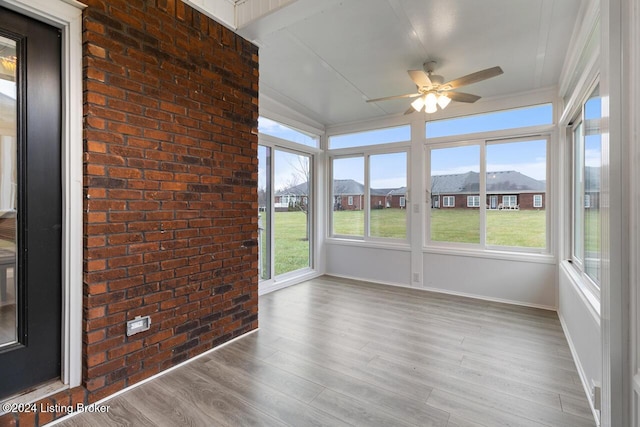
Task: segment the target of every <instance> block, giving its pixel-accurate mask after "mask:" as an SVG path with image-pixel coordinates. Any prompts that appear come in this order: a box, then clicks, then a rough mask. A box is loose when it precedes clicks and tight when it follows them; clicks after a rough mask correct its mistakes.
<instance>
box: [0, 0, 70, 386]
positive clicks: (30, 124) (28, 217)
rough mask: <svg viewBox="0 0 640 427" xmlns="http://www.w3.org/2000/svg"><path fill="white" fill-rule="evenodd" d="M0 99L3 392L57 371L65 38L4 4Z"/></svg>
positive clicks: (0, 17)
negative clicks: (0, 107) (62, 78)
mask: <svg viewBox="0 0 640 427" xmlns="http://www.w3.org/2000/svg"><path fill="white" fill-rule="evenodd" d="M0 105H1V106H2V117H1V118H0V143H1V145H0V229H2V230H4V232H3V234H2V235H0V311H1V313H2V316H0V332H2V333H3V334H4V335H2V337H4V338H2V339H0V399H2V398H3V397H7V396H11V395H13V394H16V393H19V392H21V391H26V390H28V389H30V388H33V387H34V386H37V385H38V384H42V383H45V382H47V381H50V380H53V379H56V378H59V377H60V361H61V353H62V348H61V307H62V302H61V298H62V296H61V294H62V284H61V283H62V258H61V257H62V251H61V248H62V240H61V239H62V181H61V180H62V175H61V105H62V98H61V36H60V32H59V30H58V29H56V28H54V27H51V26H49V25H47V24H44V23H42V22H39V21H36V20H34V19H31V18H28V17H25V16H23V15H20V14H17V13H14V12H12V11H10V10H8V9H5V8H0ZM11 120H13V122H14V124H13V128H12V125H11ZM12 129H13V130H12Z"/></svg>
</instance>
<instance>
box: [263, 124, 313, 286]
mask: <svg viewBox="0 0 640 427" xmlns="http://www.w3.org/2000/svg"><path fill="white" fill-rule="evenodd" d="M265 117H268V118H270V119H271V117H270V116H265ZM271 120H274V119H271ZM281 123H282V124H284V125H286V126H289V125H288V124H286V123H284V122H281ZM258 146H264V147H268V148H269V149H271V160H270V161H271V164H270V175H269V176H268V178H267V179H270V180H271V182H272V183H273V181H274V174H275V171H274V162H275V151H276V150H279V151H285V152H289V153H293V154H300V155H306V156H309V157H310V162H311V163H310V165H309V167H310V177H311V179H310V181H311V185H310V191H309V193H310V196H311V197H310V198H309V199H308V200H309V202H310V203H309V204H308V208H307V209H308V227H309V267H304V268H302V269H298V270H294V271H291V272H287V273H283V274H279V275H276V274H275V238H274V235H273V233H274V230H275V227H274V223H275V218H274V214H275V192H276V190H275V188H273V184H272V188H271V194H268V195H267V197H269V200H270V203H271V207H270V213H269V216H268V219H269V224H268V227H269V229H270V230H271V231H270V232H271V233H272V236H271V239H270V240H271V245H272V247H271V248H270V250H269V254H268V255H269V257H270V262H269V264H270V269H271V271H270V275H269V278H267V279H262V278H261V279H259V281H258V289H259V292H260V293H263V292H269V291H270V290H273V289H276V288H277V286H278V285H277V283H278V282H283V281H287V280H289V279H292V280H295V279H296V278H299V277H306V276H308V275H311V274H314V273H315V272H316V270H317V268H318V259H317V256H318V255H317V254H318V252H319V251H318V247H317V244H318V239H317V236H316V230H317V227H318V225H317V218H318V211H317V205H318V201H317V199H316V200H314V197H317V194H318V192H317V170H318V158H319V157H320V156H321V155H322V150H321V149H320V148H319V147H318V148H314V147H310V146H307V145H304V144H299V143H297V142H295V141H290V140H286V139H281V138H278V137H276V136H272V135H268V134H265V133H258ZM265 226H266V224H265Z"/></svg>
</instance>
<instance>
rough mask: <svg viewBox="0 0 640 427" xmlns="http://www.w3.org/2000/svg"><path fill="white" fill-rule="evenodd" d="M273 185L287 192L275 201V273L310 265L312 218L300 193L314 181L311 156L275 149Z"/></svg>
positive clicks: (305, 190) (305, 192)
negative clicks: (279, 200) (280, 200)
mask: <svg viewBox="0 0 640 427" xmlns="http://www.w3.org/2000/svg"><path fill="white" fill-rule="evenodd" d="M274 154H275V155H274V166H273V170H274V174H273V176H274V188H275V190H276V198H277V196H278V193H280V194H285V195H284V197H283V202H282V203H280V204H278V203H276V204H275V213H274V224H273V232H274V235H273V240H274V250H273V256H274V267H275V275H276V276H277V275H280V274H285V273H289V272H292V271H295V270H300V269H303V268H308V267H310V266H311V246H310V244H309V241H310V238H311V232H310V230H311V222H310V218H311V215H309V204H307V203H301V200H302V199H301V198H299V197H298V196H302V195H308V194H309V191H310V189H311V188H312V186H311V185H310V184H311V177H312V175H311V156H310V155H307V154H303V153H297V152H290V151H284V150H278V149H276V150H274Z"/></svg>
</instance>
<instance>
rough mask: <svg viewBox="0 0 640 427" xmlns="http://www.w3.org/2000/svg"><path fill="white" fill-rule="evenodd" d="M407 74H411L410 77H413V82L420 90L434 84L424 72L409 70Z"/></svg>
mask: <svg viewBox="0 0 640 427" xmlns="http://www.w3.org/2000/svg"><path fill="white" fill-rule="evenodd" d="M407 73H409V77H411V80H413V82H414V83H415V84H416V86H418V87H419V88H421V87H425V86H431V85H432V84H433V83H431V79H430V78H429V76H428V75H427V73H425V72H424V71H422V70H409V71H407Z"/></svg>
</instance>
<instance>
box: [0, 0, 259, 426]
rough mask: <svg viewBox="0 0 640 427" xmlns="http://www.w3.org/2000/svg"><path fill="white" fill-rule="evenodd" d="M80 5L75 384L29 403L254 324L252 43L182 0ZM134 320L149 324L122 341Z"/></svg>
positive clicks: (85, 395) (64, 397) (99, 391)
mask: <svg viewBox="0 0 640 427" xmlns="http://www.w3.org/2000/svg"><path fill="white" fill-rule="evenodd" d="M83 3H84V4H86V5H87V6H88V7H87V8H86V9H85V10H84V12H83V23H82V25H83V67H84V75H83V88H84V128H83V132H84V150H83V151H84V153H83V154H84V236H83V249H84V266H83V285H84V295H83V324H82V341H83V350H82V385H81V386H80V387H76V388H73V389H70V390H65V391H62V392H59V393H57V394H55V395H53V396H50V397H47V398H45V399H42V400H41V401H39V402H36V404H37V405H39V404H40V403H43V404H51V405H53V404H58V405H71V404H76V403H79V402H82V403H85V404H87V403H91V402H96V401H97V400H100V399H102V398H104V397H106V396H109V395H111V394H113V393H115V392H117V391H119V390H122V389H124V388H125V387H128V386H131V385H133V384H135V383H137V382H139V381H141V380H143V379H145V378H148V377H150V376H152V375H154V374H157V373H159V372H161V371H163V370H166V369H167V368H170V367H172V366H174V365H176V364H178V363H180V362H183V361H185V360H187V359H189V358H191V357H193V356H196V355H198V354H200V353H202V352H204V351H207V350H209V349H211V348H213V347H216V346H218V345H220V344H222V343H224V342H226V341H229V340H230V339H233V338H235V337H238V336H240V335H242V334H244V333H246V332H249V331H251V330H253V329H256V328H257V326H258V274H257V271H258V247H257V233H258V227H257V221H258V217H257V214H256V213H257V211H258V197H257V180H258V174H257V172H258V165H257V146H258V145H257V144H258V137H257V124H258V49H257V47H255V46H254V45H252V44H251V43H249V42H247V41H246V40H244V39H242V38H241V37H240V36H238V35H236V34H235V33H233V32H232V31H230V30H228V29H227V28H225V27H223V26H222V25H220V24H218V23H217V22H215V21H213V20H211V19H209V18H207V17H206V16H204V15H203V14H201V13H200V12H198V11H196V10H194V9H192V8H191V7H189V6H187V5H185V4H184V3H183V2H182V1H180V0H108V1H106V0H83ZM138 315H149V316H151V328H150V330H148V331H146V332H142V333H139V334H136V335H133V336H130V337H128V336H127V334H126V320H130V319H133V318H134V317H135V316H138ZM63 415H65V414H64V413H57V414H56V413H35V414H34V413H21V414H14V413H9V414H5V415H2V416H0V425H2V426H4V425H19V426H35V425H43V424H46V423H48V422H50V421H52V420H54V419H55V418H58V417H61V416H63Z"/></svg>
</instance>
